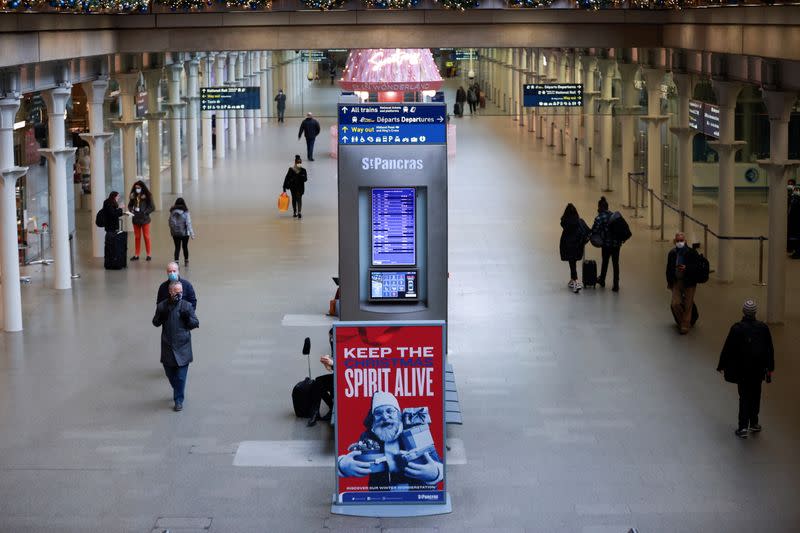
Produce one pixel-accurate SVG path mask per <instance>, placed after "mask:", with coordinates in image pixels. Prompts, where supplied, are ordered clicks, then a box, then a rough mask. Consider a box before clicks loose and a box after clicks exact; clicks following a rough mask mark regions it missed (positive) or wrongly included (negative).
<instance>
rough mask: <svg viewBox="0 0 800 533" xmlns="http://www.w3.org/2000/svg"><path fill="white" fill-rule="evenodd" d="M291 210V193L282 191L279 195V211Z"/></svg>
mask: <svg viewBox="0 0 800 533" xmlns="http://www.w3.org/2000/svg"><path fill="white" fill-rule="evenodd" d="M288 210H289V195H288V194H286V193H285V192H282V193H281V195H280V196H278V211H281V212H284V211H288Z"/></svg>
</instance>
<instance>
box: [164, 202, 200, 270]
mask: <svg viewBox="0 0 800 533" xmlns="http://www.w3.org/2000/svg"><path fill="white" fill-rule="evenodd" d="M169 233H170V235H172V242H173V243H175V261H178V259H179V258H180V251H181V247H183V264H184V265H188V264H189V239H190V238H191V239H194V228H192V215H191V214H190V213H189V207H188V206H187V205H186V201H185V200H184V199H183V198H177V199H176V200H175V205H173V206H172V207H170V208H169Z"/></svg>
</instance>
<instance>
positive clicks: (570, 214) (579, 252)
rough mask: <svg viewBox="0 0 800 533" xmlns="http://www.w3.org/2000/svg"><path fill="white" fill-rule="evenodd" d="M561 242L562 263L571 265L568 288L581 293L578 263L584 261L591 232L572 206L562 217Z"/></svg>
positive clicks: (567, 208)
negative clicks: (565, 262) (584, 253)
mask: <svg viewBox="0 0 800 533" xmlns="http://www.w3.org/2000/svg"><path fill="white" fill-rule="evenodd" d="M561 228H562V230H561V240H560V242H559V245H558V250H559V254H560V255H561V260H562V261H567V262H568V263H569V283H567V286H568V287H569V288H570V290H572V291H573V292H575V293H578V292H580V290H581V289H582V288H583V283H581V281H580V280H579V279H578V261H580V260H582V259H583V252H584V248H585V247H586V243H587V242H589V233H590V232H591V230H590V229H589V226H588V225H587V224H586V222H585V221H584V220H583V219H582V218H581V217H580V216H579V215H578V210H577V209H575V206H574V205H572V204H567V207H566V209H564V214H563V215H562V216H561Z"/></svg>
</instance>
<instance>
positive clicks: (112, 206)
mask: <svg viewBox="0 0 800 533" xmlns="http://www.w3.org/2000/svg"><path fill="white" fill-rule="evenodd" d="M121 216H122V207H120V205H119V193H118V192H117V191H111V194H109V195H108V198H106V199H105V200H103V208H102V209H100V213H98V216H97V220H98V221H100V222H102V226H103V228H104V229H105V230H106V232H114V233H116V232H118V231H119V217H121Z"/></svg>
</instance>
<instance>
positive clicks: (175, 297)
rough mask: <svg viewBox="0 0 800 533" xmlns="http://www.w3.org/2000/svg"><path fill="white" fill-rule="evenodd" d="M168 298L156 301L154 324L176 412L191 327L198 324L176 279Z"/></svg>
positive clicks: (183, 384)
mask: <svg viewBox="0 0 800 533" xmlns="http://www.w3.org/2000/svg"><path fill="white" fill-rule="evenodd" d="M168 290H169V297H168V298H166V299H164V300H161V301H160V302H158V304H156V314H155V316H153V325H154V326H155V327H160V328H161V364H162V365H163V366H164V373H165V374H166V376H167V379H168V380H169V384H170V385H171V386H172V399H173V401H174V402H175V404H174V406H173V409H174V410H175V411H182V410H183V403H184V398H185V394H186V392H185V391H186V379H187V377H188V373H189V363H191V362H192V361H193V360H194V356H193V354H192V330H193V329H196V328H198V327H200V321H198V320H197V315H195V311H194V306H193V305H192V304H190V303H189V302H187V301H186V300H184V299H183V286H182V285H181V283H180V282H179V281H171V282H170V284H169V289H168Z"/></svg>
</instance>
